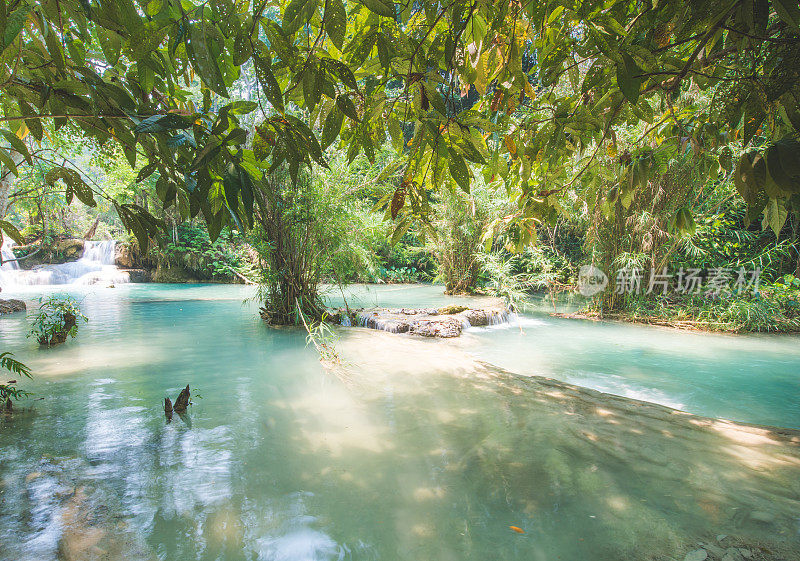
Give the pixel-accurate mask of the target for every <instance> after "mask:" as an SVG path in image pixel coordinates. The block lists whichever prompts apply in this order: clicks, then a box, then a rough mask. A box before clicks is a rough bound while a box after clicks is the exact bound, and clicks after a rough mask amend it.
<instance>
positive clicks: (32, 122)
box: [18, 99, 44, 142]
mask: <svg viewBox="0 0 800 561" xmlns="http://www.w3.org/2000/svg"><path fill="white" fill-rule="evenodd" d="M18 104H19V110H20V111H21V112H22V116H23V117H31V118H30V119H25V125H26V126H27V127H28V130H29V131H31V134H32V135H33V138H35V139H36V140H38V141H39V142H41V141H42V138H44V130H43V129H42V122H41V120H40V119H39V117H38V116H37V115H36V113H34V111H33V108H32V107H31V106H30V105H29V104H28V102H26V101H25V100H23V99H19V100H18Z"/></svg>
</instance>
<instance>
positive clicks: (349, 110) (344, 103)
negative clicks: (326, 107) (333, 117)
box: [336, 95, 359, 123]
mask: <svg viewBox="0 0 800 561" xmlns="http://www.w3.org/2000/svg"><path fill="white" fill-rule="evenodd" d="M336 107H338V108H339V111H341V112H342V113H344V114H345V115H347V117H349V118H350V119H352V120H353V121H355V122H357V123H358V122H359V119H358V113H357V112H356V106H355V104H353V100H352V99H350V98H349V97H348V96H346V95H340V96H339V97H337V98H336Z"/></svg>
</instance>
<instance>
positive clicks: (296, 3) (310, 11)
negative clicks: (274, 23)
mask: <svg viewBox="0 0 800 561" xmlns="http://www.w3.org/2000/svg"><path fill="white" fill-rule="evenodd" d="M316 9H317V0H292V1H291V2H289V5H288V6H286V10H285V11H284V12H283V29H284V30H285V31H286V32H287V33H289V34H292V33H294V32H296V31H297V30H298V29H300V27H301V26H302V25H304V24H305V23H306V22H307V21H308V20H310V19H311V16H313V15H314V12H315V11H316Z"/></svg>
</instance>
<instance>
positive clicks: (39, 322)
mask: <svg viewBox="0 0 800 561" xmlns="http://www.w3.org/2000/svg"><path fill="white" fill-rule="evenodd" d="M79 319H82V320H83V321H84V322H86V321H88V318H87V317H86V316H85V315H83V314H82V313H81V310H80V307H79V306H78V303H77V302H76V301H75V299H74V298H72V297H71V296H66V297H58V296H50V297H49V298H48V299H46V300H45V301H44V302H42V301H41V299H40V304H39V312H38V313H37V314H36V317H35V318H34V320H33V327H32V328H31V331H30V333H29V334H28V336H29V337H30V336H34V337H36V340H37V341H38V342H39V344H40V345H42V346H46V347H52V346H53V345H58V344H60V343H63V342H64V341H66V340H67V337H75V336H76V335H77V334H78V320H79Z"/></svg>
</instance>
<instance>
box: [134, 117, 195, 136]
mask: <svg viewBox="0 0 800 561" xmlns="http://www.w3.org/2000/svg"><path fill="white" fill-rule="evenodd" d="M193 123H194V121H193V120H192V119H191V118H190V117H185V116H183V115H178V114H177V113H168V114H166V115H151V116H150V117H147V118H146V119H144V120H143V121H142V122H141V123H139V124H138V125H136V127H134V129H133V132H134V133H136V134H143V133H156V132H164V131H168V130H175V129H188V128H189V127H191V126H192V124H193Z"/></svg>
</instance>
